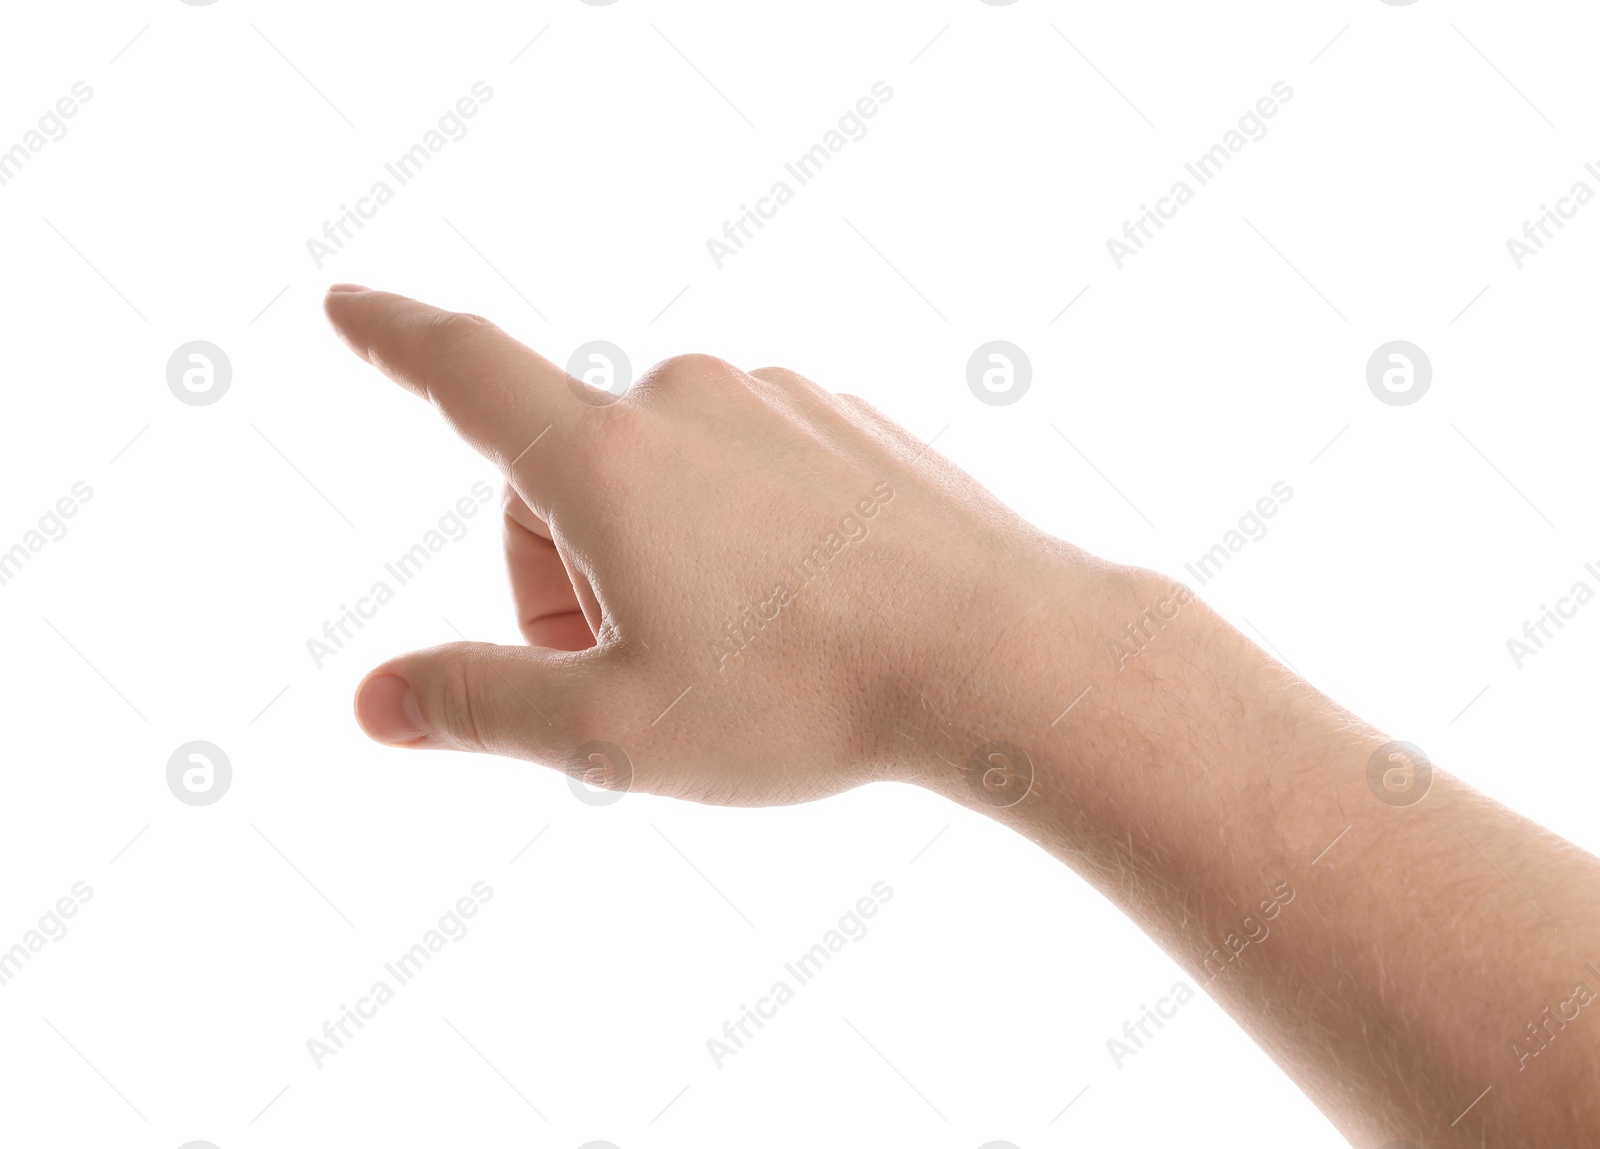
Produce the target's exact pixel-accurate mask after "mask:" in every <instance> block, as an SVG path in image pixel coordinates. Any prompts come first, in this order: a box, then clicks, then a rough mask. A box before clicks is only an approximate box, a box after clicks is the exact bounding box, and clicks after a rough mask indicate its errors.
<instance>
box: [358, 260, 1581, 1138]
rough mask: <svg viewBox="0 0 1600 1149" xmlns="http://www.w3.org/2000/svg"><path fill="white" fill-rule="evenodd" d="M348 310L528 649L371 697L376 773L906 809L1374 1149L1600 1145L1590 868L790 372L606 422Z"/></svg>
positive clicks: (432, 313)
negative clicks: (1219, 1022)
mask: <svg viewBox="0 0 1600 1149" xmlns="http://www.w3.org/2000/svg"><path fill="white" fill-rule="evenodd" d="M327 308H328V313H329V316H330V318H331V319H332V320H333V322H334V325H335V327H336V329H337V330H338V331H339V332H340V334H341V335H342V336H343V337H344V339H345V340H346V342H347V343H349V344H350V346H351V347H352V349H353V350H354V351H355V352H356V353H357V354H358V355H360V356H361V357H362V358H364V359H366V360H367V361H368V362H370V363H372V364H373V365H374V366H376V367H378V368H380V369H381V370H382V371H384V372H385V373H386V374H388V375H390V376H391V377H392V378H394V379H395V380H396V381H398V382H400V383H401V384H402V385H404V386H405V387H407V388H408V389H410V390H412V391H414V392H416V393H417V394H419V395H420V396H422V397H424V398H426V399H428V400H430V401H431V402H433V403H434V404H435V405H436V406H438V407H439V408H440V410H441V412H442V413H443V414H444V416H445V417H446V418H447V420H448V421H449V422H450V423H451V425H452V426H453V427H454V428H455V429H456V430H457V431H458V432H459V433H460V434H461V435H462V436H463V437H464V438H465V439H466V440H467V441H468V442H469V443H470V444H472V445H473V446H474V447H476V448H477V449H478V450H479V451H481V452H482V453H483V454H484V455H486V456H487V457H488V458H490V459H491V460H493V461H494V462H495V463H496V464H497V465H499V466H500V467H501V469H502V470H503V471H504V473H505V476H506V481H507V486H506V497H505V530H506V543H507V556H508V561H509V566H510V573H511V583H512V590H513V596H514V598H515V600H516V607H517V611H518V620H519V623H520V625H521V630H522V633H523V636H524V638H526V639H527V642H528V645H526V646H495V645H490V644H486V643H468V642H462V643H450V644H447V645H445V646H441V647H436V648H433V649H431V650H425V651H418V652H415V653H412V654H407V655H402V656H400V657H397V658H394V659H390V660H389V661H388V662H386V663H384V664H383V665H381V666H379V667H377V668H376V669H375V670H374V671H373V672H372V673H371V674H370V675H369V676H368V677H367V679H366V680H365V681H364V682H363V684H362V687H361V690H360V692H359V695H358V698H357V703H356V709H357V716H358V718H359V720H360V721H361V724H362V725H363V727H364V728H365V729H366V730H367V732H368V733H369V734H370V735H372V737H374V738H376V739H378V740H379V741H383V742H386V743H391V744H394V745H403V746H407V747H410V748H414V749H426V748H430V747H442V748H448V749H465V750H476V751H485V752H489V753H495V754H503V755H510V756H515V757H520V758H526V759H531V760H533V761H538V762H543V763H546V764H549V765H554V766H557V767H560V768H562V769H565V770H567V771H569V772H572V773H576V774H583V775H584V776H585V777H587V778H588V779H589V781H591V782H592V783H594V784H596V785H604V786H609V787H613V788H626V789H633V790H642V791H648V792H650V793H655V794H660V795H666V796H671V797H678V798H686V799H691V800H696V801H703V802H716V803H721V804H727V805H764V804H772V803H781V802H796V801H804V800H807V799H811V798H818V797H822V796H825V795H827V794H831V793H836V792H838V791H840V790H844V789H847V788H849V787H851V786H854V785H858V784H860V783H862V782H867V781H873V780H880V779H897V780H902V781H912V782H917V783H920V784H922V785H925V786H928V787H930V788H932V789H934V790H936V791H939V792H940V793H943V794H946V795H948V796H949V797H951V798H953V799H955V800H956V801H959V802H963V803H965V804H967V805H969V806H972V807H973V808H975V809H978V810H981V811H983V812H985V813H988V814H991V815H992V816H994V817H996V818H998V819H1000V820H1002V821H1003V822H1005V823H1006V824H1008V825H1010V826H1012V827H1014V828H1015V829H1016V830H1018V831H1019V832H1021V833H1023V834H1026V835H1028V836H1029V837H1031V838H1032V839H1034V840H1035V841H1037V842H1038V843H1039V844H1040V845H1042V846H1044V847H1045V848H1046V849H1047V850H1049V851H1050V852H1051V853H1053V854H1055V855H1056V856H1057V857H1059V858H1060V859H1062V860H1063V861H1065V862H1067V863H1068V864H1069V865H1071V866H1073V867H1074V868H1075V869H1076V870H1077V871H1078V872H1079V873H1080V874H1082V875H1083V876H1084V877H1085V878H1086V879H1088V880H1089V881H1091V882H1093V883H1094V884H1095V885H1096V886H1097V887H1099V888H1100V889H1101V890H1102V891H1103V892H1104V893H1105V894H1106V895H1107V896H1108V897H1109V898H1111V899H1112V900H1113V901H1114V902H1115V903H1116V904H1117V905H1119V906H1121V907H1122V908H1123V909H1124V910H1125V911H1126V912H1127V913H1128V914H1129V916H1130V917H1132V918H1133V919H1134V920H1135V921H1136V922H1138V923H1139V924H1140V925H1141V926H1142V927H1143V928H1144V929H1145V930H1146V931H1147V932H1148V933H1149V934H1150V936H1151V937H1152V938H1154V939H1155V940H1156V942H1158V943H1159V944H1160V945H1161V946H1163V947H1164V948H1165V949H1166V950H1167V951H1168V952H1169V953H1171V954H1172V955H1173V956H1174V957H1175V958H1176V959H1177V960H1179V961H1180V962H1182V963H1183V964H1184V965H1185V966H1186V967H1187V968H1188V969H1189V970H1190V971H1191V972H1192V973H1193V974H1194V976H1195V977H1196V978H1197V979H1198V980H1199V981H1200V982H1201V983H1203V985H1204V988H1205V989H1206V991H1207V992H1209V993H1210V994H1212V995H1213V996H1214V997H1215V998H1216V999H1217V1000H1218V1001H1219V1002H1220V1003H1221V1004H1222V1005H1223V1006H1224V1007H1225V1008H1226V1009H1228V1011H1229V1012H1230V1013H1231V1014H1232V1015H1233V1016H1234V1017H1235V1018H1236V1019H1237V1020H1238V1021H1239V1023H1240V1024H1241V1025H1242V1026H1244V1028H1245V1029H1246V1030H1247V1031H1248V1032H1250V1033H1251V1034H1252V1035H1253V1036H1254V1037H1255V1039H1256V1040H1257V1041H1258V1042H1260V1043H1261V1044H1262V1045H1263V1046H1264V1047H1265V1048H1266V1049H1267V1050H1268V1051H1269V1052H1270V1053H1271V1055H1272V1056H1273V1057H1274V1058H1276V1059H1277V1061H1278V1063H1279V1064H1280V1065H1281V1066H1282V1067H1283V1068H1284V1070H1285V1071H1286V1072H1288V1073H1289V1074H1290V1075H1291V1076H1292V1077H1293V1078H1294V1079H1295V1081H1296V1082H1298V1083H1299V1084H1300V1086H1301V1087H1302V1088H1303V1089H1304V1090H1305V1091H1306V1092H1307V1093H1308V1094H1309V1095H1310V1096H1311V1097H1312V1098H1313V1099H1314V1100H1315V1101H1316V1103H1317V1104H1318V1105H1320V1106H1321V1107H1322V1109H1323V1111H1324V1112H1325V1113H1326V1114H1327V1115H1328V1117H1329V1119H1330V1120H1332V1121H1333V1122H1334V1123H1335V1124H1336V1125H1337V1126H1338V1127H1339V1128H1340V1129H1341V1130H1343V1131H1344V1132H1345V1134H1346V1135H1347V1136H1348V1137H1349V1138H1350V1139H1351V1140H1352V1142H1353V1143H1354V1144H1356V1145H1359V1146H1362V1147H1363V1149H1365V1147H1367V1146H1376V1145H1380V1144H1384V1143H1387V1142H1390V1141H1409V1142H1415V1143H1417V1144H1418V1145H1420V1146H1426V1147H1431V1146H1457V1145H1459V1146H1463V1147H1465V1146H1486V1145H1515V1146H1518V1147H1519V1149H1558V1147H1559V1149H1571V1147H1575V1146H1580V1145H1592V1144H1595V1143H1596V1141H1597V1140H1600V1000H1597V999H1596V995H1597V994H1600V862H1597V860H1596V859H1595V858H1594V857H1592V856H1591V855H1589V854H1586V853H1584V852H1582V851H1580V850H1578V849H1576V848H1575V847H1573V846H1572V845H1570V844H1569V843H1567V842H1565V841H1563V840H1562V839H1560V838H1558V837H1556V836H1555V835H1553V834H1551V833H1549V832H1547V831H1545V830H1543V829H1542V828H1540V827H1539V826H1536V825H1534V824H1532V823H1530V822H1528V821H1527V820H1526V819H1523V818H1521V817H1518V816H1517V815H1516V814H1514V813H1512V812H1511V811H1509V810H1507V809H1505V808H1504V807H1502V806H1500V805H1499V804H1497V803H1496V802H1494V801H1492V800H1491V799H1489V798H1487V797H1485V796H1483V795H1481V794H1478V793H1476V792H1475V791H1473V790H1471V789H1470V788H1468V787H1467V786H1465V785H1463V784H1462V783H1460V782H1459V781H1457V780H1455V779H1454V778H1451V777H1449V776H1448V775H1446V774H1444V773H1443V772H1440V771H1433V772H1432V775H1431V779H1426V778H1425V777H1424V772H1425V769H1426V764H1425V763H1421V762H1417V761H1412V760H1409V759H1408V758H1407V757H1406V753H1407V752H1406V751H1405V748H1403V747H1395V746H1390V745H1389V742H1390V740H1389V738H1388V737H1387V736H1386V735H1384V734H1383V733H1381V732H1379V731H1376V730H1373V729H1372V728H1371V727H1369V726H1367V725H1365V724H1364V723H1362V722H1361V721H1360V720H1359V719H1357V718H1355V717H1354V716H1352V715H1350V714H1348V713H1347V712H1345V711H1343V710H1341V709H1340V708H1339V707H1338V706H1336V705H1335V704H1334V703H1332V702H1331V701H1330V700H1328V699H1327V698H1325V697H1323V696H1322V695H1320V694H1318V693H1317V692H1316V691H1315V690H1313V689H1312V688H1311V687H1310V686H1308V685H1307V684H1306V683H1304V682H1303V681H1301V680H1299V679H1298V678H1296V677H1295V676H1294V675H1293V674H1291V673H1290V672H1289V671H1288V670H1287V669H1285V668H1284V667H1282V666H1281V665H1279V664H1278V663H1276V662H1274V661H1273V660H1272V659H1270V658H1268V657H1267V656H1266V655H1265V654H1263V653H1262V652H1261V651H1260V650H1259V649H1258V648H1256V647H1255V646H1254V645H1253V644H1252V643H1250V642H1249V641H1248V640H1246V639H1245V638H1244V637H1243V636H1242V635H1240V634H1239V633H1238V632H1237V631H1235V630H1234V629H1233V628H1231V627H1230V626H1228V625H1227V623H1225V622H1224V621H1223V620H1222V619H1220V618H1219V617H1218V616H1217V615H1216V614H1214V613H1213V612H1212V611H1210V610H1208V609H1207V608H1206V607H1205V606H1204V605H1203V604H1201V603H1200V602H1199V601H1198V600H1196V599H1194V598H1193V597H1192V596H1191V595H1190V594H1189V593H1188V592H1187V591H1186V590H1184V589H1183V588H1181V587H1174V586H1173V585H1171V584H1170V583H1168V582H1167V581H1166V580H1164V579H1161V578H1159V577H1158V576H1156V575H1154V574H1151V573H1150V572H1147V571H1140V570H1136V569H1132V568H1129V567H1125V566H1118V565H1115V564H1111V563H1106V562H1103V561H1100V560H1098V559H1095V558H1093V557H1091V556H1088V555H1086V554H1084V553H1083V552H1082V551H1079V550H1077V549H1076V548H1074V547H1072V546H1070V545H1068V544H1066V543H1063V542H1061V541H1059V540H1057V539H1053V538H1050V537H1049V536H1046V535H1044V534H1043V533H1042V532H1040V531H1038V530H1037V529H1036V528H1034V527H1032V526H1031V525H1030V524H1028V523H1026V522H1025V521H1023V520H1022V519H1020V518H1019V517H1017V516H1016V515H1015V514H1013V513H1012V512H1010V511H1009V510H1008V509H1006V508H1005V507H1004V506H1002V505H1001V504H1000V503H999V502H998V501H996V500H995V499H994V498H993V497H992V496H991V495H989V494H988V492H986V491H985V490H983V488H982V487H980V486H979V485H978V484H977V483H975V482H974V481H973V480H972V479H971V478H970V477H969V476H967V475H966V474H964V473H963V472H961V471H960V470H959V469H958V468H956V467H955V466H953V465H952V464H951V463H949V462H948V461H947V460H945V459H943V458H942V457H941V456H939V455H938V454H937V453H936V452H934V451H931V450H929V449H928V448H927V447H926V446H925V445H923V444H921V443H918V442H917V441H916V440H915V439H913V438H912V437H911V436H910V435H908V434H907V433H906V432H905V431H904V430H903V429H901V428H900V427H898V426H897V425H895V424H894V423H892V422H890V421H889V420H887V419H885V418H884V417H883V416H882V415H880V414H879V413H878V412H876V411H875V410H873V409H872V408H871V407H870V406H869V405H868V404H866V403H863V402H862V401H860V400H858V399H853V398H851V397H849V396H839V395H834V394H832V393H831V392H828V391H826V390H824V389H823V388H821V387H819V386H817V385H816V384H815V383H812V382H811V381H810V380H808V379H805V378H803V377H801V376H799V375H796V374H794V373H793V372H789V371H785V370H783V369H780V368H765V369H760V370H756V371H750V372H746V371H743V370H740V369H739V368H736V367H734V366H732V365H730V364H727V363H725V362H723V361H721V360H717V359H713V358H710V357H708V356H686V357H682V358H679V359H674V360H670V361H668V362H666V363H663V364H660V365H658V366H657V367H655V368H653V369H652V370H651V371H650V372H648V373H646V375H645V376H644V377H642V378H641V379H640V380H639V382H638V383H636V384H635V385H634V386H633V388H632V389H630V390H629V391H628V392H627V394H626V395H625V396H622V397H620V398H618V397H616V396H612V395H609V394H604V393H598V394H597V393H594V392H590V391H587V390H586V389H585V388H584V385H583V384H581V383H579V382H577V381H575V380H573V379H571V378H569V377H568V376H567V375H566V373H565V372H564V371H562V370H561V369H560V368H559V367H557V366H556V365H554V364H552V363H551V362H550V361H548V360H546V359H544V358H543V357H541V356H539V355H538V354H537V353H535V352H533V351H532V350H530V349H528V348H526V347H524V346H522V345H521V344H519V343H517V342H516V341H515V340H513V339H511V338H510V337H509V336H508V335H506V334H505V333H504V332H503V331H500V330H499V329H498V328H496V327H494V326H493V325H492V324H490V323H489V322H488V321H487V320H483V319H481V318H478V317H476V316H470V315H459V314H454V313H449V312H443V311H439V310H437V309H435V308H432V307H429V306H427V305H425V304H421V303H417V302H415V301H413V300H408V299H405V298H403V297H401V296H396V295H390V294H387V293H384V292H372V291H367V290H365V289H354V290H345V291H336V292H334V293H333V294H330V296H329V297H328V301H327ZM1375 755H1376V758H1375ZM1374 763H1376V764H1375V765H1374ZM1425 783H1426V784H1425Z"/></svg>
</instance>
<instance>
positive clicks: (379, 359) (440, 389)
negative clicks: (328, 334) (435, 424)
mask: <svg viewBox="0 0 1600 1149" xmlns="http://www.w3.org/2000/svg"><path fill="white" fill-rule="evenodd" d="M323 307H324V310H325V311H326V312H327V315H328V319H329V320H330V321H331V322H332V323H333V327H334V330H336V331H337V332H338V333H339V336H340V337H341V338H342V339H343V340H344V341H345V343H347V344H348V345H349V346H350V349H351V350H352V351H354V352H355V353H356V354H357V355H359V356H360V357H361V358H363V359H365V360H366V361H367V362H368V363H370V364H372V365H373V366H374V367H376V368H377V369H378V370H380V371H382V372H383V373H384V374H385V375H387V376H389V378H391V379H393V380H394V381H395V382H397V383H399V384H401V385H402V386H403V387H405V388H406V389H407V390H409V391H412V392H413V393H415V394H417V395H420V396H422V397H423V398H424V399H427V400H428V401H429V402H431V403H432V404H433V405H434V406H436V407H437V408H439V410H440V412H441V413H442V414H443V415H444V417H445V419H446V421H447V422H449V423H450V425H451V426H452V427H453V428H454V429H455V431H456V433H457V434H458V435H460V436H461V437H462V438H463V439H465V440H466V441H467V442H468V443H470V444H472V446H473V447H474V448H476V449H477V450H478V451H479V452H480V453H482V454H483V455H485V456H486V457H488V458H489V459H492V460H493V461H494V462H495V463H497V464H498V465H499V466H500V467H501V469H502V470H504V471H506V472H507V473H510V471H511V468H512V466H513V464H514V463H516V462H517V460H518V459H519V458H520V457H521V456H522V455H523V454H524V453H525V452H526V451H527V450H528V448H529V447H530V446H531V445H532V444H533V443H534V442H535V441H536V440H537V439H538V437H539V436H541V435H542V434H543V433H544V432H545V430H546V429H548V428H549V427H550V426H551V425H552V424H554V423H557V422H563V423H564V422H567V421H568V420H569V419H571V418H572V417H573V416H575V415H578V414H580V413H581V408H580V407H579V404H578V403H577V401H576V400H575V398H574V397H573V395H572V393H571V391H570V390H569V389H568V380H567V373H566V372H565V371H563V370H562V369H561V368H560V367H557V366H556V365H555V364H554V363H551V362H550V361H549V360H548V359H546V358H545V357H544V356H542V355H540V354H539V353H538V352H536V351H534V350H532V349H531V348H528V347H526V346H524V345H523V344H521V343H519V342H517V341H516V340H515V339H513V338H512V337H511V336H509V335H507V334H506V333H505V332H504V331H502V330H500V328H498V327H496V326H495V325H494V324H492V323H490V322H489V321H488V320H487V319H484V318H482V317H481V316H478V315H469V314H467V313H464V312H458V311H444V310H441V309H440V308H437V307H433V306H431V305H429V304H426V303H422V302H419V301H418V300H415V299H409V298H407V297H406V296H403V295H395V294H392V293H390V292H387V291H372V290H370V289H367V288H361V287H352V286H350V285H345V284H338V285H335V286H334V287H333V288H330V289H329V291H328V295H327V298H326V299H325V300H324V301H323Z"/></svg>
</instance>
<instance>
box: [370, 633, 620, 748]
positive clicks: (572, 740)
mask: <svg viewBox="0 0 1600 1149" xmlns="http://www.w3.org/2000/svg"><path fill="white" fill-rule="evenodd" d="M602 657H603V656H601V655H600V654H599V653H598V652H597V651H595V650H594V649H593V648H591V649H588V650H583V651H560V650H549V649H545V648H543V647H535V646H495V645H493V644H492V643H486V642H451V643H446V644H445V645H443V646H435V647H431V648H430V649H428V650H419V651H416V652H414V653H411V654H404V655H401V656H400V657H399V658H393V659H390V660H389V661H388V662H385V663H384V664H382V665H381V666H379V667H377V668H376V669H375V670H373V671H372V672H371V673H370V674H368V675H367V676H366V678H364V679H362V681H361V685H360V686H359V687H357V688H356V699H355V711H356V721H357V722H359V723H360V725H361V729H362V730H364V731H365V732H366V734H367V736H368V737H369V738H371V739H373V740H374V741H376V742H383V743H386V744H387V745H391V746H406V747H408V748H409V747H419V748H425V749H437V750H472V751H479V752H485V753H490V754H501V755H505V756H507V757H512V758H526V759H531V760H533V761H539V762H545V763H549V764H562V763H564V762H565V761H566V759H567V758H568V756H569V755H570V752H571V750H572V747H574V746H576V745H577V744H578V743H579V742H580V741H582V738H581V737H579V735H581V734H582V733H583V731H584V728H585V726H586V725H587V719H586V716H587V715H592V714H594V713H596V709H597V706H596V704H597V702H598V700H599V694H600V681H601V679H602V678H603V677H604V675H603V672H602V666H601V659H602Z"/></svg>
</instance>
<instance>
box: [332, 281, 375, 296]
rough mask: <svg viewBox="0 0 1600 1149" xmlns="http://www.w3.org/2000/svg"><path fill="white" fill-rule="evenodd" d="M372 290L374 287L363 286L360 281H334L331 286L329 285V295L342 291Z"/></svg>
mask: <svg viewBox="0 0 1600 1149" xmlns="http://www.w3.org/2000/svg"><path fill="white" fill-rule="evenodd" d="M371 290H372V288H370V287H363V286H362V285H361V284H359V283H333V284H329V286H328V294H329V295H332V294H334V292H342V291H371Z"/></svg>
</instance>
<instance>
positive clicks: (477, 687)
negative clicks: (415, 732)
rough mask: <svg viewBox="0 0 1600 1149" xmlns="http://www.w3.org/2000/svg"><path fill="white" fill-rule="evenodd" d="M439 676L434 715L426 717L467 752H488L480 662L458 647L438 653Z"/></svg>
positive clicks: (434, 698)
mask: <svg viewBox="0 0 1600 1149" xmlns="http://www.w3.org/2000/svg"><path fill="white" fill-rule="evenodd" d="M439 655H440V657H439V659H438V663H437V666H438V673H437V677H436V680H435V689H434V690H433V691H432V692H431V693H432V699H431V702H432V708H433V713H432V714H425V715H424V717H425V718H427V719H429V720H430V722H431V723H432V724H433V725H435V726H436V728H437V729H438V731H439V732H440V733H441V734H443V736H444V737H445V738H446V739H447V740H449V741H451V742H454V743H456V744H457V745H459V746H461V747H462V748H463V749H467V750H485V749H487V748H488V747H487V743H486V742H485V741H484V727H483V724H482V723H483V718H484V710H485V707H486V702H485V699H486V698H487V697H488V695H487V693H486V690H487V687H488V684H487V683H485V682H484V681H483V676H484V668H483V665H482V663H481V660H478V659H474V658H471V657H468V655H467V653H466V651H465V650H463V649H461V648H459V647H445V648H443V649H441V650H440V651H439Z"/></svg>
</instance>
